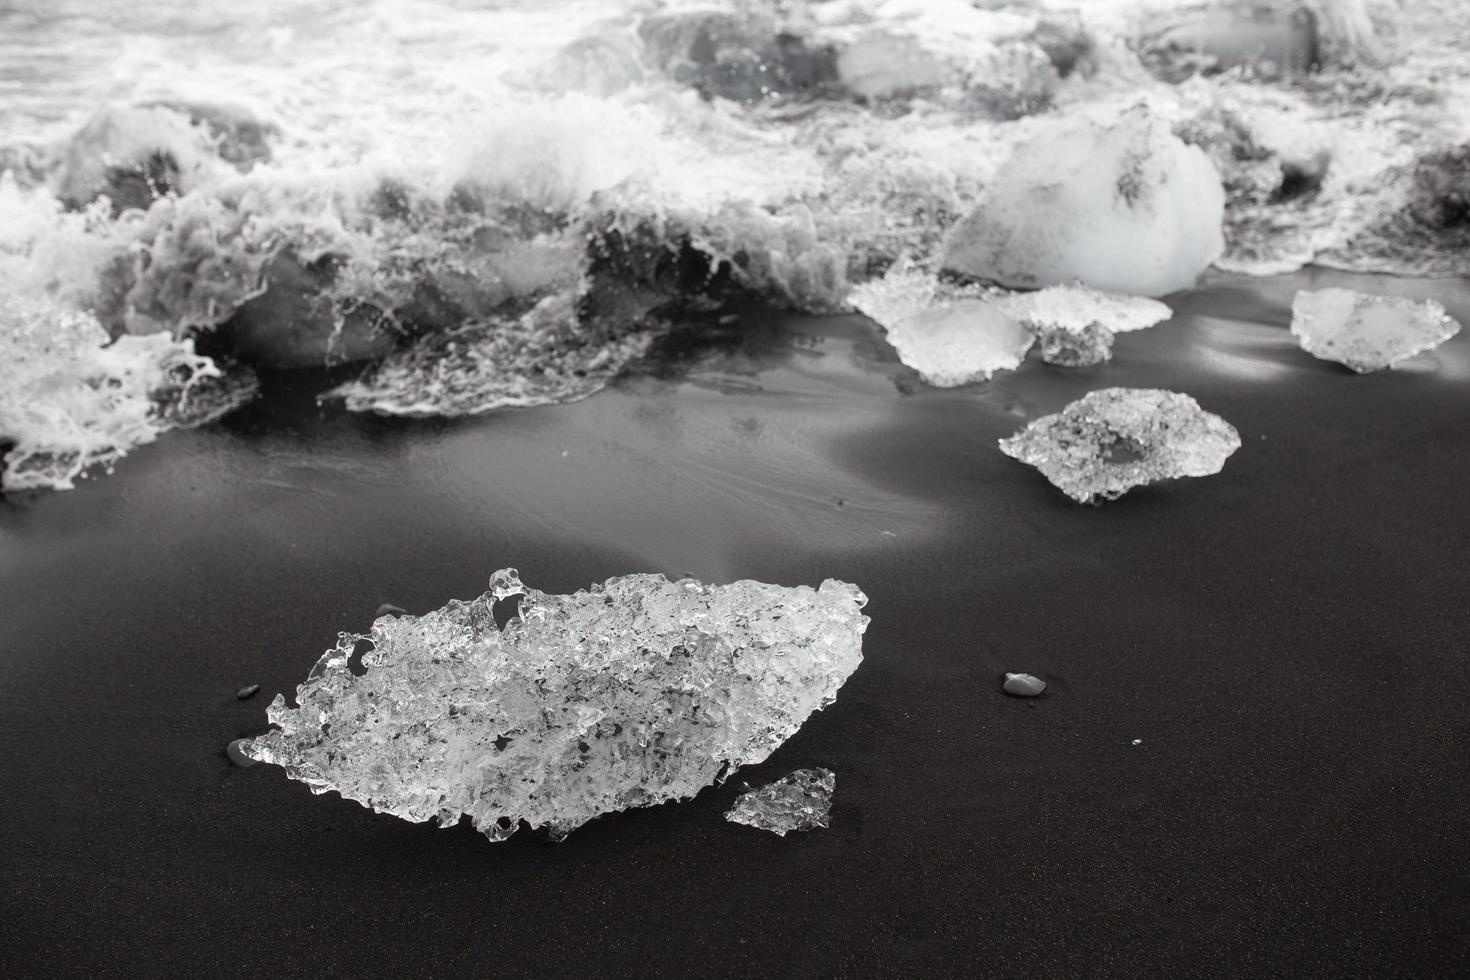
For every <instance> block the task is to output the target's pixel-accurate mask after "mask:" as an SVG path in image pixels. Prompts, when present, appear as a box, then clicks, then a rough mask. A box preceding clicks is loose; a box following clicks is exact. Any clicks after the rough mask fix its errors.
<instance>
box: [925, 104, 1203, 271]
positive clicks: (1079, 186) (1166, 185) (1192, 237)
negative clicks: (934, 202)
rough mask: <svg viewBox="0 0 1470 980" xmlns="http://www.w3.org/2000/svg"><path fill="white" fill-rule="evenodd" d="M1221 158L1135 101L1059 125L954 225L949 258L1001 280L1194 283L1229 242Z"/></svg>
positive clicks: (1029, 146) (1015, 160) (1026, 146)
mask: <svg viewBox="0 0 1470 980" xmlns="http://www.w3.org/2000/svg"><path fill="white" fill-rule="evenodd" d="M1224 213H1225V192H1224V189H1223V187H1222V186H1221V183H1220V174H1219V172H1218V171H1217V170H1216V169H1215V165H1214V164H1213V163H1211V162H1210V159H1209V158H1208V157H1207V156H1206V155H1205V153H1204V152H1203V151H1202V150H1200V149H1199V148H1198V147H1194V146H1186V145H1185V144H1184V143H1183V142H1181V141H1180V140H1179V138H1178V137H1176V136H1174V135H1173V134H1172V133H1171V132H1169V129H1168V127H1167V126H1165V125H1164V124H1163V123H1161V122H1159V121H1157V120H1155V119H1153V118H1152V117H1151V116H1150V115H1149V114H1148V112H1147V110H1146V109H1144V108H1143V107H1137V108H1134V109H1132V110H1130V111H1129V112H1127V113H1125V114H1124V115H1123V116H1121V117H1120V118H1119V119H1118V120H1117V121H1116V122H1114V123H1113V124H1112V125H1109V126H1103V125H1099V124H1098V123H1095V122H1093V121H1092V120H1090V119H1087V118H1074V119H1071V120H1066V121H1063V122H1058V123H1056V124H1055V125H1053V126H1052V127H1050V128H1048V129H1045V130H1043V131H1042V132H1041V133H1039V134H1038V135H1037V136H1035V137H1033V138H1032V139H1031V140H1029V141H1028V142H1026V143H1023V144H1021V145H1020V146H1019V147H1017V148H1016V150H1015V152H1014V153H1013V154H1012V155H1011V157H1010V158H1009V159H1008V160H1007V161H1006V162H1005V163H1004V164H1003V165H1002V166H1001V168H1000V171H999V172H998V173H997V174H996V175H995V180H994V181H992V182H991V184H990V185H989V186H988V187H987V188H986V189H985V191H984V193H983V194H982V195H981V197H980V201H979V203H978V204H977V205H976V207H975V209H974V210H973V211H972V212H970V214H969V215H968V216H967V217H966V218H964V219H963V220H962V221H960V222H959V223H958V224H957V225H956V226H955V227H954V229H953V230H952V231H951V232H950V235H949V239H948V243H947V246H946V252H945V255H944V267H945V268H947V269H951V270H953V271H955V272H961V273H966V274H969V275H973V276H978V277H980V278H982V279H991V280H994V281H996V282H998V283H1001V284H1002V285H1005V286H1012V287H1022V288H1027V287H1036V286H1051V285H1056V284H1059V283H1065V282H1070V281H1072V280H1074V279H1075V280H1080V281H1081V282H1083V283H1085V284H1087V285H1089V286H1093V287H1095V288H1097V289H1105V290H1110V291H1113V292H1121V293H1138V294H1141V295H1144V296H1162V295H1163V294H1165V293H1171V292H1175V291H1177V290H1181V289H1188V288H1189V287H1191V286H1193V285H1194V282H1195V280H1196V279H1197V278H1198V277H1199V274H1200V273H1201V272H1203V271H1204V270H1205V269H1207V268H1209V266H1210V264H1211V263H1212V262H1214V261H1215V259H1217V258H1219V257H1220V255H1221V254H1222V253H1223V252H1224V250H1225V239H1224V233H1223V231H1222V230H1221V229H1222V224H1223V221H1224Z"/></svg>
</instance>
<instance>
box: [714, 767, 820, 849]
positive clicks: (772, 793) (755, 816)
mask: <svg viewBox="0 0 1470 980" xmlns="http://www.w3.org/2000/svg"><path fill="white" fill-rule="evenodd" d="M836 788H837V774H836V773H834V772H832V770H830V769H798V770H796V771H795V772H793V773H792V774H791V775H789V776H786V777H784V778H782V779H778V780H776V781H775V782H774V783H770V784H768V785H766V786H761V787H759V788H758V789H753V790H751V791H749V792H748V793H743V794H741V796H740V798H739V799H737V800H736V801H735V805H734V806H732V807H731V808H730V811H729V812H728V813H726V814H725V819H726V820H728V821H730V822H731V823H743V824H745V825H746V826H748V827H755V828H757V829H759V830H769V831H770V832H771V833H773V834H776V835H778V836H781V837H785V836H786V834H787V833H788V832H790V831H793V830H815V829H816V828H817V827H826V826H827V825H828V823H829V822H830V818H829V814H830V813H831V811H832V793H833V791H834V790H836Z"/></svg>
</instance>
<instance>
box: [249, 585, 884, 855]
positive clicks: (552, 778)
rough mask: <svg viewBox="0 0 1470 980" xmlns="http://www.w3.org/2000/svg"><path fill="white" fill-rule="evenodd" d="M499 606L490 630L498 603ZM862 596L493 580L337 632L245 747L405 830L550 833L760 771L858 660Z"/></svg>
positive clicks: (848, 589)
mask: <svg viewBox="0 0 1470 980" xmlns="http://www.w3.org/2000/svg"><path fill="white" fill-rule="evenodd" d="M516 595H520V596H522V597H523V598H522V599H521V602H520V609H519V613H518V615H516V616H515V617H513V618H511V619H510V620H509V621H508V622H507V623H506V625H505V628H504V629H503V630H501V629H498V628H497V627H496V619H495V616H494V606H495V603H496V602H497V601H500V600H506V599H509V598H510V597H512V596H516ZM866 602H867V597H866V596H864V595H863V593H862V592H861V591H860V590H859V589H858V588H857V587H856V586H853V585H848V584H846V583H844V582H838V581H836V580H832V579H829V580H827V581H826V582H823V583H822V585H821V587H820V588H818V589H812V588H810V587H807V586H796V587H792V588H786V587H782V586H776V585H765V584H762V583H759V582H751V581H741V582H735V583H733V584H731V585H723V586H715V585H702V584H700V583H699V582H696V581H694V580H692V579H685V580H683V581H679V582H670V581H669V580H668V579H666V578H664V577H663V576H662V575H627V576H623V577H621V578H612V579H608V580H607V581H606V582H605V583H603V584H601V585H594V586H592V587H591V588H590V589H588V590H584V591H580V592H577V593H575V594H574V595H568V596H554V595H545V594H543V593H541V592H538V591H536V590H535V589H530V588H527V587H525V586H524V585H522V584H521V581H520V578H519V576H518V575H517V573H516V571H515V570H514V569H504V570H502V571H499V572H496V573H495V575H494V576H493V577H492V578H491V580H490V590H489V591H488V592H486V593H485V594H484V595H482V596H480V597H479V598H477V599H472V600H469V601H467V602H462V601H458V600H455V601H451V602H450V603H449V604H448V605H446V606H445V607H444V608H443V609H439V610H436V611H434V612H431V613H428V614H426V615H424V616H401V617H397V618H394V617H384V618H381V619H379V620H378V621H377V622H375V623H374V624H373V629H372V632H371V634H370V635H368V636H359V635H355V634H348V633H344V634H342V637H341V640H340V642H339V643H338V644H337V646H336V647H335V648H334V649H332V650H329V651H327V653H326V654H325V655H324V656H323V657H322V659H321V660H320V661H318V663H317V665H316V667H315V668H314V669H313V670H312V672H311V675H310V676H309V677H308V678H307V680H306V682H305V683H303V684H302V685H301V686H300V687H298V688H297V690H296V700H297V702H298V704H299V705H300V707H297V708H293V707H290V706H288V705H287V704H286V702H285V699H284V698H282V697H281V696H279V695H278V696H277V697H276V699H275V701H274V702H273V703H272V704H271V706H270V709H269V712H268V715H269V718H270V721H271V722H272V723H273V724H274V725H276V726H278V730H274V731H272V732H270V733H269V734H266V735H264V736H261V737H260V738H257V739H255V740H254V742H253V743H252V744H251V745H250V746H249V747H248V748H247V751H248V752H249V754H250V755H251V756H252V757H254V758H256V759H259V760H260V761H262V762H272V763H275V764H277V765H280V766H284V767H285V768H286V773H287V775H289V776H291V777H292V778H293V779H299V780H301V781H302V782H304V783H306V784H307V785H308V786H310V787H311V789H312V791H313V792H316V793H324V792H327V791H329V790H336V791H338V792H340V793H341V794H342V795H343V796H344V797H346V798H348V799H352V800H357V801H358V802H360V803H362V804H363V805H365V806H368V807H371V808H372V809H374V810H377V811H379V812H382V813H391V814H393V815H394V816H398V817H402V818H404V819H405V820H414V821H425V820H429V819H431V818H432V819H437V820H438V821H439V824H440V825H441V826H449V825H452V824H454V823H455V822H457V821H458V820H459V818H460V815H461V814H468V815H469V816H470V818H471V820H472V821H473V822H474V824H475V826H476V827H478V828H479V829H480V830H481V831H482V832H483V833H484V834H485V835H486V836H487V837H489V838H490V839H491V840H503V839H505V838H506V837H509V836H510V835H511V834H512V833H514V832H515V830H516V827H517V825H518V822H519V821H521V820H524V821H526V822H527V823H528V824H529V825H530V826H532V827H542V826H544V827H546V828H548V829H549V831H550V832H551V835H552V836H553V837H555V838H558V839H559V838H561V837H564V836H565V835H566V834H567V833H568V832H570V831H571V830H572V829H573V828H575V827H577V826H579V825H581V824H583V823H585V822H587V821H588V820H591V819H592V818H593V817H595V816H597V815H598V814H600V813H608V812H611V811H614V810H623V809H627V808H629V807H635V806H652V805H654V804H656V803H662V802H664V801H666V800H675V799H684V798H687V797H690V796H693V795H694V794H695V793H697V792H698V791H699V790H700V789H701V788H703V787H705V786H708V785H710V784H712V783H714V782H716V781H717V780H719V779H721V778H723V775H724V774H726V773H728V772H730V771H733V770H734V769H735V768H737V767H739V766H742V765H746V764H747V763H755V762H760V761H762V760H763V759H765V758H766V757H767V756H768V755H770V753H771V752H772V751H773V750H774V749H775V748H776V747H777V746H779V745H780V744H781V743H782V742H784V741H785V740H786V739H787V738H789V737H790V736H791V735H792V733H794V732H795V731H796V730H797V729H798V728H800V727H801V725H802V723H803V722H805V721H806V719H807V718H808V717H809V716H810V715H811V713H812V712H813V711H816V710H818V709H820V708H822V707H824V706H826V705H828V704H830V703H831V702H832V701H833V700H834V699H835V698H836V696H837V690H838V688H840V687H841V686H842V683H843V682H844V681H845V680H847V678H848V676H849V675H850V674H851V673H852V672H853V671H854V670H855V669H856V668H857V666H858V664H859V663H860V662H861V660H862V635H863V631H864V629H865V628H866V627H867V623H868V619H867V617H866V616H864V615H862V612H861V610H862V607H863V605H864V604H865V603H866ZM364 641H369V642H370V644H371V648H370V649H367V650H366V652H365V653H363V654H362V657H361V668H362V669H359V670H354V666H355V665H354V663H353V655H354V649H355V648H356V647H357V646H358V644H359V643H363V642H364ZM364 669H365V672H364Z"/></svg>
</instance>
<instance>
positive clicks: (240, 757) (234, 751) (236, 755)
mask: <svg viewBox="0 0 1470 980" xmlns="http://www.w3.org/2000/svg"><path fill="white" fill-rule="evenodd" d="M248 741H250V740H249V739H248V738H237V739H235V740H234V741H233V742H231V743H230V744H229V745H228V746H226V747H225V755H227V756H229V757H230V761H231V762H233V763H234V764H235V765H237V766H239V767H240V768H241V769H249V768H250V767H251V766H253V765H255V760H254V759H252V758H250V756H248V755H246V754H245V750H244V749H242V748H241V746H242V745H244V744H245V743H246V742H248Z"/></svg>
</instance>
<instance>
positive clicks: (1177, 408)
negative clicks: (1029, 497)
mask: <svg viewBox="0 0 1470 980" xmlns="http://www.w3.org/2000/svg"><path fill="white" fill-rule="evenodd" d="M1239 448H1240V434H1239V433H1238V432H1236V431H1235V427H1234V426H1232V425H1231V424H1230V423H1229V422H1226V421H1225V420H1224V419H1222V418H1220V417H1219V416H1218V415H1213V414H1211V413H1210V412H1206V411H1205V410H1204V409H1202V408H1200V407H1199V403H1198V402H1196V401H1195V400H1194V399H1193V398H1190V397H1189V396H1188V395H1181V394H1179V393H1177V392H1173V391H1162V390H1160V389H1157V388H1103V389H1101V390H1099V391H1093V392H1089V393H1088V394H1086V395H1084V396H1082V397H1081V398H1079V399H1077V400H1076V401H1075V402H1073V403H1072V404H1070V405H1068V406H1067V407H1066V408H1064V409H1062V410H1061V411H1060V412H1058V413H1057V414H1055V415H1047V416H1045V417H1043V418H1039V419H1037V420H1036V421H1034V422H1032V423H1031V424H1030V425H1028V426H1026V428H1024V429H1022V430H1021V431H1020V432H1018V433H1016V434H1015V435H1013V436H1011V437H1010V438H1009V439H1002V440H1001V441H1000V449H1001V452H1003V453H1005V454H1006V455H1007V456H1011V457H1013V458H1015V459H1019V460H1020V461H1021V462H1023V463H1028V464H1030V465H1031V466H1034V467H1036V468H1037V469H1038V470H1040V471H1041V473H1042V475H1043V476H1045V477H1046V478H1047V479H1048V480H1050V481H1051V482H1052V483H1053V484H1055V485H1056V486H1057V487H1058V488H1060V489H1061V491H1062V492H1063V493H1065V494H1066V495H1067V496H1069V497H1071V498H1072V499H1073V500H1076V501H1078V502H1079V503H1084V504H1086V503H1099V502H1101V501H1103V500H1115V499H1117V498H1118V497H1121V496H1122V495H1123V494H1125V493H1127V492H1128V491H1129V490H1131V489H1132V488H1133V487H1137V486H1142V485H1144V484H1146V483H1154V482H1157V481H1159V480H1168V479H1172V478H1174V477H1181V476H1208V475H1209V474H1211V473H1218V472H1220V469H1221V468H1222V467H1223V466H1224V465H1225V460H1226V459H1227V458H1229V456H1230V454H1231V453H1233V452H1235V450H1237V449H1239Z"/></svg>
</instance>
